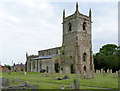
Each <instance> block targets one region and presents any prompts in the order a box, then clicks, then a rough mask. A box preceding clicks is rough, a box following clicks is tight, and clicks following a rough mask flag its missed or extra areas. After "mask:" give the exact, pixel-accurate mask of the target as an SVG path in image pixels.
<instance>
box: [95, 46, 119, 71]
mask: <svg viewBox="0 0 120 91" xmlns="http://www.w3.org/2000/svg"><path fill="white" fill-rule="evenodd" d="M93 57H94V65H95V69H101V68H103V69H104V70H107V69H113V71H116V70H119V69H120V60H119V59H120V46H117V45H115V44H106V45H104V46H102V48H100V50H99V52H98V53H96V54H94V56H93Z"/></svg>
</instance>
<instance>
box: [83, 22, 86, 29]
mask: <svg viewBox="0 0 120 91" xmlns="http://www.w3.org/2000/svg"><path fill="white" fill-rule="evenodd" d="M83 30H86V22H84V23H83Z"/></svg>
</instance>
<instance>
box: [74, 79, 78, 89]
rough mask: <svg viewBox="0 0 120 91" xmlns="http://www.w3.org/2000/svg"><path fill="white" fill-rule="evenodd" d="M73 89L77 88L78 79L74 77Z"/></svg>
mask: <svg viewBox="0 0 120 91" xmlns="http://www.w3.org/2000/svg"><path fill="white" fill-rule="evenodd" d="M74 89H79V80H78V79H74Z"/></svg>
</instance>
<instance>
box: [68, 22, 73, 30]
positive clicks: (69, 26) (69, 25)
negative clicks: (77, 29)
mask: <svg viewBox="0 0 120 91" xmlns="http://www.w3.org/2000/svg"><path fill="white" fill-rule="evenodd" d="M71 27H72V26H71V23H69V24H68V31H71V30H72V28H71Z"/></svg>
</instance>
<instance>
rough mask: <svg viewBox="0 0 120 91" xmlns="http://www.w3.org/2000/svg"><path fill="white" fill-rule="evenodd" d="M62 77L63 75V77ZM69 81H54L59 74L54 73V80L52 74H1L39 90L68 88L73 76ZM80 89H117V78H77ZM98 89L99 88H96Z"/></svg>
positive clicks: (109, 75)
mask: <svg viewBox="0 0 120 91" xmlns="http://www.w3.org/2000/svg"><path fill="white" fill-rule="evenodd" d="M63 76H64V75H63ZM69 76H70V79H67V80H56V79H57V78H58V77H59V74H58V73H56V76H55V78H53V77H52V74H50V75H49V77H42V73H40V74H38V73H36V72H27V74H26V75H24V74H23V73H15V72H13V73H11V75H8V73H2V77H5V78H9V79H20V80H24V81H29V82H30V84H39V88H40V89H60V88H61V86H63V85H64V86H65V88H67V87H69V85H70V84H71V83H73V81H74V79H75V78H76V75H75V74H71V75H69ZM79 83H80V86H81V87H80V89H101V88H112V89H118V78H113V74H106V76H105V77H104V76H103V75H102V74H95V78H94V79H82V78H79ZM18 84H20V83H12V84H11V85H18ZM96 87H99V88H96Z"/></svg>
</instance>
